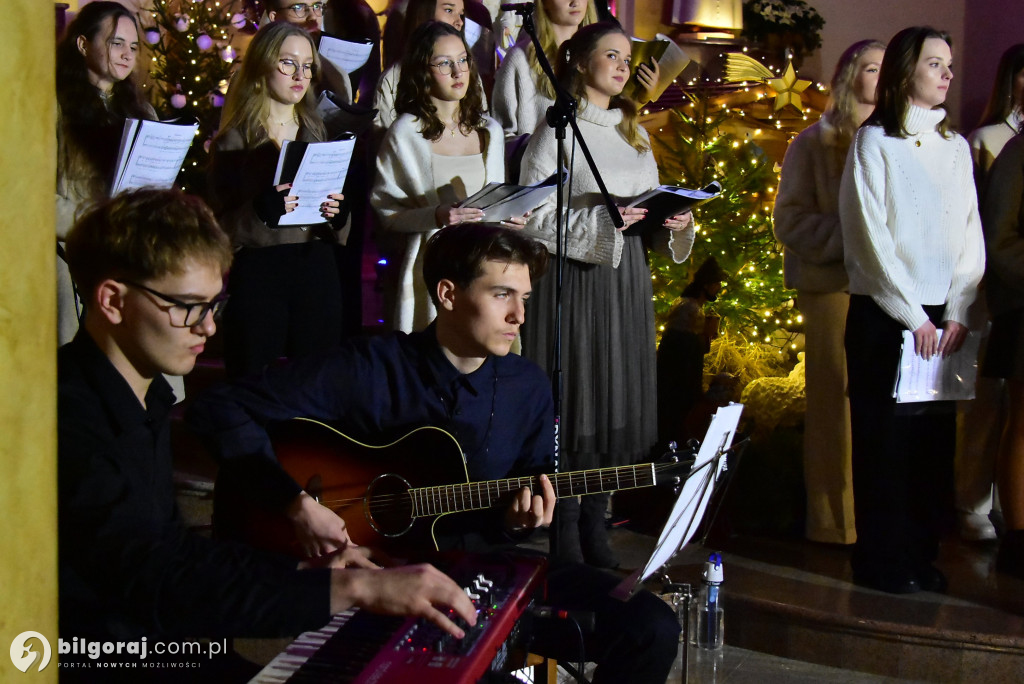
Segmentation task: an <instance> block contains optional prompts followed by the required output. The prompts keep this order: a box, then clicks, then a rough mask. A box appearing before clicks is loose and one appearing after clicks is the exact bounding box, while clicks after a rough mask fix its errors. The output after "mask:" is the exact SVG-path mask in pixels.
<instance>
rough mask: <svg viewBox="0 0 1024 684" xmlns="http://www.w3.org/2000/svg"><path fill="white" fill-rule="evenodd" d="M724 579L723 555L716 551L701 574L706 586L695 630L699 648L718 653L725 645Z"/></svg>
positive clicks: (701, 597) (702, 590)
mask: <svg viewBox="0 0 1024 684" xmlns="http://www.w3.org/2000/svg"><path fill="white" fill-rule="evenodd" d="M722 579H723V572H722V554H720V553H718V552H717V551H715V552H714V553H712V554H711V556H710V557H709V558H708V562H707V563H705V564H704V572H703V573H701V581H702V582H703V584H704V586H703V587H702V588H701V592H700V596H699V597H698V599H697V621H696V622H697V624H696V625H695V630H694V631H695V632H696V643H697V648H703V649H707V650H710V651H717V650H719V649H721V648H722V645H723V644H724V643H725V617H724V614H723V611H722V605H721V598H722V596H721V585H722Z"/></svg>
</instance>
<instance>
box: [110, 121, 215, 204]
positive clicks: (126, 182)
mask: <svg viewBox="0 0 1024 684" xmlns="http://www.w3.org/2000/svg"><path fill="white" fill-rule="evenodd" d="M197 130H199V122H198V121H197V120H196V119H194V118H191V119H172V120H170V121H148V120H146V119H125V122H124V131H123V132H122V133H121V147H120V148H119V149H118V152H117V166H116V171H115V172H114V179H113V182H112V183H111V184H110V194H111V195H112V196H113V195H116V194H117V193H119V192H121V191H123V190H131V189H133V188H142V187H154V188H160V189H164V190H166V189H168V188H171V187H173V186H174V180H175V179H176V178H177V177H178V172H179V171H180V170H181V165H182V163H183V162H184V161H185V155H186V154H188V148H189V147H191V146H192V140H193V138H195V137H196V131H197Z"/></svg>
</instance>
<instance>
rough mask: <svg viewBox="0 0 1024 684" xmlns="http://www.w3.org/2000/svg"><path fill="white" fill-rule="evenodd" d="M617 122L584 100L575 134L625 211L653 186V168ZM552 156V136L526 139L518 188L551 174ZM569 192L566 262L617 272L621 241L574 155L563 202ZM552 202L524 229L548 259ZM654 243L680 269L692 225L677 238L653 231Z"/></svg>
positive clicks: (540, 133) (549, 132) (613, 114)
mask: <svg viewBox="0 0 1024 684" xmlns="http://www.w3.org/2000/svg"><path fill="white" fill-rule="evenodd" d="M620 121H622V111H621V110H619V109H601V108H600V107H597V106H595V105H591V104H588V103H587V102H586V101H585V100H584V101H583V102H582V103H581V104H580V112H579V114H578V123H579V127H580V133H581V134H582V135H583V138H584V139H585V140H586V141H587V146H588V147H589V148H590V152H591V154H592V155H593V157H594V161H595V162H596V164H597V168H598V169H599V170H600V171H601V173H602V177H603V178H604V182H605V186H606V187H607V188H608V192H610V193H611V194H612V196H613V198H614V199H615V200H616V204H618V205H620V206H624V205H626V204H629V202H630V201H631V200H633V199H634V198H635V197H637V196H639V195H641V194H643V193H645V192H647V191H649V190H651V189H653V188H655V187H657V186H658V166H657V164H656V163H655V161H654V155H653V154H652V153H651V151H650V149H648V150H647V151H646V152H643V153H639V152H637V151H636V150H635V149H633V148H632V147H630V145H629V143H627V142H626V139H625V138H623V137H622V134H620V133H619V131H618V129H617V128H616V126H617V125H618V124H619V122H620ZM640 134H641V135H642V136H643V138H644V140H645V141H647V140H648V137H647V131H645V130H644V129H643V128H641V129H640ZM566 142H567V143H568V141H566ZM565 149H566V155H565V159H566V160H567V161H568V160H569V159H570V152H571V144H566V147H565ZM556 154H557V150H556V148H555V132H554V130H553V129H551V128H548V127H547V126H541V127H540V128H538V129H537V131H536V132H535V133H534V134H533V135H532V136H531V137H530V143H529V145H527V147H526V154H525V155H524V157H523V168H522V173H521V174H520V182H521V183H523V184H530V183H536V182H537V181H539V180H543V179H544V178H547V177H548V176H550V175H551V174H552V173H554V172H555V164H556V161H557V159H556ZM570 190H571V199H569V200H567V204H568V206H569V225H568V230H567V243H568V245H567V250H566V254H567V256H568V257H569V258H570V259H576V260H577V261H584V262H587V263H593V264H609V265H611V266H615V267H617V266H618V265H619V260H620V259H621V257H622V244H623V236H622V233H621V232H619V231H617V230H615V226H614V225H612V220H611V217H610V216H609V215H608V210H607V209H606V208H605V206H604V203H603V202H602V201H601V197H600V195H599V194H598V193H599V191H598V187H597V182H596V180H595V179H594V176H593V175H592V174H591V173H590V168H589V167H588V166H587V162H586V159H584V158H583V154H582V153H580V152H579V151H577V154H576V158H575V164H574V165H573V182H572V187H571V188H569V187H568V186H567V187H566V193H567V197H569V195H568V193H569V191H570ZM555 202H556V197H555V196H554V195H552V196H551V197H549V198H548V200H547V201H546V202H545V203H544V204H542V205H541V206H540V207H538V208H537V209H536V210H534V212H533V215H532V216H531V217H530V220H529V221H528V223H527V226H526V229H525V230H526V232H527V233H528V234H529V235H530V236H531V237H533V238H536V239H537V240H539V241H540V242H542V243H544V245H545V246H546V247H547V248H548V251H549V252H551V253H552V254H554V253H555V213H556V212H555ZM653 237H654V243H655V244H654V246H655V248H658V249H661V250H666V249H667V250H668V251H669V252H670V253H671V256H672V260H673V261H675V262H676V263H682V262H683V261H685V260H686V258H687V257H688V256H689V255H690V248H691V247H693V237H694V229H693V224H692V223H691V224H690V226H689V227H688V228H686V229H685V230H681V231H677V232H673V231H670V230H667V229H659V230H656V231H654V234H653Z"/></svg>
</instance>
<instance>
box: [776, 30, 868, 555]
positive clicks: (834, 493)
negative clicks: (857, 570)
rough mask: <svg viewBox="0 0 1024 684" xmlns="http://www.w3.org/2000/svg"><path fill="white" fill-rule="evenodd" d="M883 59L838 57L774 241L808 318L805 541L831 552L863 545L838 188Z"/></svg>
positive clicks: (855, 49)
mask: <svg viewBox="0 0 1024 684" xmlns="http://www.w3.org/2000/svg"><path fill="white" fill-rule="evenodd" d="M883 54H885V44H884V43H879V42H878V41H874V40H863V41H860V42H858V43H854V44H853V45H851V46H850V47H848V48H847V49H846V52H844V53H843V54H842V56H841V57H840V58H839V63H838V64H837V65H836V71H835V75H834V76H833V77H832V100H831V102H830V103H829V106H828V109H827V111H826V112H825V114H824V115H823V116H822V117H821V119H820V120H819V121H818V122H817V123H815V124H812V125H811V126H808V127H807V129H806V130H805V131H803V132H802V133H801V134H800V135H798V136H797V137H796V139H795V140H794V141H793V142H792V143H790V145H789V149H787V150H786V159H785V161H784V162H783V164H782V177H781V179H780V180H779V194H778V196H777V198H776V200H775V216H774V224H775V237H776V238H777V239H778V240H779V242H781V243H782V244H783V245H784V246H785V250H784V257H785V274H786V287H790V288H793V289H795V290H797V296H798V304H799V307H800V313H802V314H803V315H804V338H805V341H806V347H805V353H806V356H807V358H806V362H807V368H806V371H807V415H806V416H805V419H804V454H803V460H804V483H805V485H806V490H807V523H806V529H805V534H806V536H807V538H808V539H810V540H812V541H817V542H825V543H831V544H852V543H853V542H854V540H855V539H856V537H857V533H856V530H855V528H854V523H853V476H852V474H851V472H850V404H849V401H847V399H846V354H845V353H844V351H843V330H844V329H845V325H846V312H847V309H848V308H849V306H850V295H849V293H848V292H847V290H846V286H847V278H846V268H845V267H844V266H843V233H842V230H840V228H839V181H840V179H841V178H842V176H843V166H845V164H846V152H847V150H848V149H849V147H850V141H851V140H853V135H854V133H856V132H857V128H858V127H859V126H860V125H861V124H862V123H864V120H865V119H867V118H868V116H869V115H870V114H871V112H872V111H873V110H874V108H875V86H876V85H877V84H878V70H879V68H880V67H881V65H882V55H883Z"/></svg>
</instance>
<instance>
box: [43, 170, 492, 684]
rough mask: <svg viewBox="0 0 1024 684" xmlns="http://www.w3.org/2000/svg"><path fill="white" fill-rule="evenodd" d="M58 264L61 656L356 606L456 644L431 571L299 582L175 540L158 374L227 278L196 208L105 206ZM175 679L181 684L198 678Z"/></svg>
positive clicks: (184, 364)
mask: <svg viewBox="0 0 1024 684" xmlns="http://www.w3.org/2000/svg"><path fill="white" fill-rule="evenodd" d="M67 257H68V262H69V265H70V268H71V274H72V276H73V277H74V279H75V282H76V283H77V285H78V287H79V289H80V290H81V292H82V294H83V299H84V301H85V303H86V306H85V317H84V320H83V322H82V327H81V329H80V330H79V332H78V335H77V336H76V337H75V339H74V340H73V341H72V342H70V343H68V344H67V345H65V346H64V347H62V348H61V349H60V351H59V352H58V367H57V374H58V392H59V394H58V450H59V453H58V473H59V534H60V632H61V636H62V637H63V638H65V640H67V641H70V640H71V639H72V638H74V637H79V638H83V639H88V640H90V641H106V642H114V641H125V640H136V641H137V640H139V639H142V638H143V637H148V638H150V639H154V638H164V639H172V638H179V639H180V638H184V637H193V638H194V637H222V636H277V635H289V634H297V633H299V632H301V631H304V630H308V629H315V628H318V627H320V626H322V625H323V624H325V623H326V622H327V621H328V620H329V619H330V616H331V615H332V614H333V613H337V612H339V611H343V610H346V609H348V608H350V607H353V606H360V607H364V608H367V609H369V610H371V611H377V612H385V613H393V614H399V615H420V616H423V617H426V618H427V619H430V620H432V621H434V622H436V623H437V624H438V625H440V626H441V627H443V628H444V629H447V630H449V631H450V632H451V633H453V634H455V635H456V636H461V634H462V630H460V629H458V628H457V627H456V626H455V625H454V624H453V623H452V622H451V621H450V620H449V619H448V617H446V615H445V614H442V612H441V611H442V610H443V611H445V612H447V609H448V608H449V607H450V608H452V609H454V611H455V612H456V613H457V614H458V615H459V616H461V617H462V618H463V619H465V620H467V621H468V622H469V623H473V622H474V609H473V606H472V604H471V603H470V602H469V601H468V599H467V598H466V596H465V594H464V593H463V592H462V590H461V589H460V588H459V586H458V585H457V584H455V582H453V581H452V580H451V579H450V578H448V577H447V576H446V575H444V574H442V573H441V572H439V571H438V570H436V569H435V568H432V567H430V566H426V565H423V566H413V567H407V568H397V569H388V570H382V569H379V568H377V567H376V566H375V565H374V564H373V563H371V562H370V561H369V560H368V558H367V554H366V553H365V552H364V550H363V549H361V548H359V547H355V546H352V545H349V546H342V547H341V548H340V549H339V550H337V551H336V552H334V553H332V554H330V555H327V556H324V557H321V558H320V559H318V563H316V565H318V566H319V567H317V568H308V569H300V568H305V566H309V565H313V564H311V563H309V562H302V563H300V562H298V561H297V560H296V559H294V558H290V557H286V556H283V555H277V554H271V553H269V552H264V551H257V550H254V549H252V548H250V547H248V546H245V545H243V544H239V543H234V542H220V541H212V540H210V539H207V538H204V537H200V536H199V535H196V534H194V533H192V532H190V531H187V530H186V529H185V527H184V526H183V524H182V522H181V520H180V518H179V515H178V511H177V508H176V504H175V497H174V488H173V482H172V463H171V446H170V438H169V420H168V413H169V410H170V407H171V405H172V403H173V394H172V392H171V389H170V386H169V385H168V384H167V382H166V381H165V380H164V379H163V377H162V375H161V374H162V373H167V374H171V375H184V374H186V373H188V372H189V371H191V370H192V368H193V366H194V365H195V362H196V357H197V356H198V355H199V354H200V353H201V352H202V351H203V347H204V345H205V343H206V341H207V339H208V338H209V337H210V336H211V335H213V334H214V331H215V330H216V323H215V319H216V317H217V314H218V313H219V311H220V309H221V308H222V306H223V305H224V303H225V299H226V298H225V296H224V294H223V277H224V273H225V272H226V270H227V268H228V266H229V265H230V262H231V247H230V242H229V240H228V238H227V236H226V235H225V234H224V233H223V231H221V229H220V228H219V227H218V226H217V223H216V221H215V220H214V218H213V214H212V213H211V212H210V210H209V209H208V208H207V207H206V206H205V205H204V204H203V203H202V202H201V201H200V200H198V199H197V198H194V197H189V196H186V195H184V194H182V193H180V192H177V191H163V190H139V191H135V192H131V193H126V194H122V195H119V196H117V197H114V198H112V199H110V200H107V201H105V202H103V203H102V204H100V205H99V206H97V207H95V208H94V209H92V210H91V211H90V212H89V213H87V214H86V215H85V216H83V217H82V218H81V219H80V220H79V222H78V223H77V224H76V226H75V228H74V229H73V230H72V231H71V233H70V234H69V236H68V239H67ZM439 609H440V610H439ZM104 658H105V659H107V660H121V658H119V657H118V656H104ZM86 662H88V661H86ZM211 667H213V665H212V664H209V665H207V670H209V669H210V668H211ZM90 672H91V673H93V674H95V675H96V676H97V679H99V680H101V681H110V677H111V676H112V674H111V672H110V671H109V670H106V669H102V670H99V671H92V670H86V671H85V678H86V679H88V673H90ZM186 672H187V673H188V678H189V679H190V680H191V681H194V680H195V678H197V677H202V676H203V675H204V672H203V670H202V668H200V670H187V671H186ZM68 674H70V675H74V674H75V671H72V672H70V673H69V672H66V671H64V670H62V677H63V676H64V675H68ZM210 677H211V678H212V679H213V680H217V681H228V679H226V678H225V677H224V676H221V675H210Z"/></svg>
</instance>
